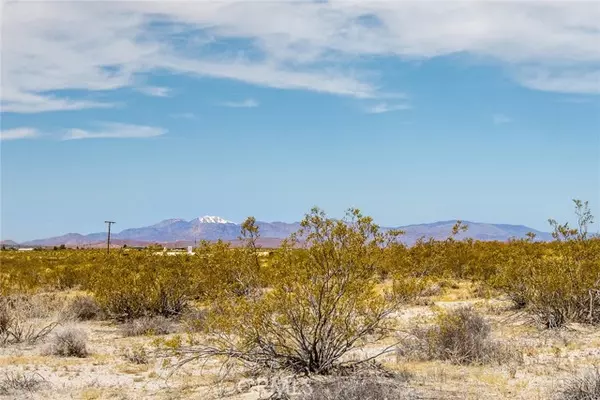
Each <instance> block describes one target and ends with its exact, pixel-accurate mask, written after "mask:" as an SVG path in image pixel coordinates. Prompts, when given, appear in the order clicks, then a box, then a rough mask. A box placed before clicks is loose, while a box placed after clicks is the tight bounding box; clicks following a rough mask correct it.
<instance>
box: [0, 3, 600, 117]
mask: <svg viewBox="0 0 600 400" xmlns="http://www.w3.org/2000/svg"><path fill="white" fill-rule="evenodd" d="M2 12H3V15H2V21H3V24H2V25H3V26H2V30H3V32H2V34H3V41H2V42H3V43H2V44H3V46H2V67H3V68H2V72H1V73H2V76H1V78H2V111H11V112H40V111H51V110H75V109H81V108H93V107H105V106H107V105H106V104H103V103H97V102H94V101H88V100H83V99H80V98H76V99H75V98H69V97H67V96H66V94H65V92H64V91H65V90H78V91H111V90H114V89H119V88H124V87H136V86H137V83H139V81H140V77H143V76H147V75H148V74H150V73H153V72H155V71H160V72H161V73H166V74H168V73H177V74H187V75H192V76H200V77H210V78H219V79H232V80H238V81H242V82H246V83H250V84H254V85H259V86H265V87H272V88H280V89H288V90H306V91H313V92H320V93H327V94H334V95H340V96H348V97H354V98H359V99H360V98H379V97H380V95H381V93H382V92H385V87H381V84H380V77H379V72H380V71H377V70H373V69H366V68H367V67H365V66H364V64H361V63H358V64H353V61H355V60H358V59H360V58H361V57H364V56H367V57H368V56H385V57H393V58H397V59H400V60H407V59H408V60H428V59H431V58H435V57H442V56H448V55H454V54H471V55H475V56H477V57H479V58H482V59H485V60H494V61H495V62H498V63H500V64H501V65H503V66H504V67H505V68H506V70H507V71H509V72H510V73H511V74H512V75H513V76H514V78H515V80H516V82H518V83H520V84H521V85H523V86H526V87H528V88H531V89H534V90H544V91H553V92H565V93H590V94H598V93H600V88H599V86H598V83H599V79H600V46H598V43H599V42H600V30H598V21H599V20H600V8H599V7H597V6H596V5H595V3H594V2H578V3H567V2H487V1H486V2H451V1H442V2H392V1H382V2H348V1H338V0H332V1H328V2H235V3H231V2H206V1H188V2H184V3H180V4H178V5H177V7H173V5H172V4H171V3H169V2H162V1H158V2H141V1H131V2H111V3H110V7H107V6H106V3H105V2H84V1H80V2H59V1H55V2H8V3H6V4H4V6H3V7H2ZM162 22H166V24H161V23H162ZM158 26H160V28H158ZM186 35H188V36H186ZM182 36H185V37H186V40H185V44H184V45H182V41H181V38H182ZM207 38H208V39H207ZM231 39H235V40H241V41H244V43H246V47H244V49H243V52H232V51H231V48H230V47H228V46H211V45H210V43H215V42H218V43H223V44H226V43H227V41H228V40H231ZM219 48H221V49H224V50H217V49H219ZM531 66H535V69H536V70H538V72H531ZM539 71H541V72H539ZM544 71H552V73H548V72H544ZM142 80H143V78H142ZM141 90H144V89H141ZM153 92H154V95H159V96H160V95H165V94H168V93H167V92H163V91H161V90H160V89H158V90H153ZM151 95H152V94H151Z"/></svg>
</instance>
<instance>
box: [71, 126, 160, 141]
mask: <svg viewBox="0 0 600 400" xmlns="http://www.w3.org/2000/svg"><path fill="white" fill-rule="evenodd" d="M166 132H167V131H166V130H165V129H163V128H159V127H154V126H144V125H131V124H121V123H103V124H102V125H101V126H100V128H99V129H97V130H93V131H90V130H85V129H70V130H69V131H68V132H67V133H66V134H65V135H64V136H63V140H78V139H104V138H106V139H144V138H151V137H156V136H161V135H164V134H165V133H166Z"/></svg>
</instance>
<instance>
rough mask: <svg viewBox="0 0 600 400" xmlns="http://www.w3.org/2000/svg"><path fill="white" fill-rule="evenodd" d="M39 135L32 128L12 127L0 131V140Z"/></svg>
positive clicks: (28, 137) (31, 137)
mask: <svg viewBox="0 0 600 400" xmlns="http://www.w3.org/2000/svg"><path fill="white" fill-rule="evenodd" d="M38 136H39V132H38V131H37V130H36V129H34V128H25V127H24V128H14V129H6V130H3V131H0V140H19V139H33V138H35V137H38Z"/></svg>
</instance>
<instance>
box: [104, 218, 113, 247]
mask: <svg viewBox="0 0 600 400" xmlns="http://www.w3.org/2000/svg"><path fill="white" fill-rule="evenodd" d="M104 223H106V224H108V237H107V239H106V253H107V254H108V253H110V226H111V225H112V224H116V222H115V221H104Z"/></svg>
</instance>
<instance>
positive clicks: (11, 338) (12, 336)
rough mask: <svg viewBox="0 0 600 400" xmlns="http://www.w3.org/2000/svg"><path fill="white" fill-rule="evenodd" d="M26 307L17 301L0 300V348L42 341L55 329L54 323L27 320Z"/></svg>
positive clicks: (9, 299)
mask: <svg viewBox="0 0 600 400" xmlns="http://www.w3.org/2000/svg"><path fill="white" fill-rule="evenodd" d="M27 315H28V308H27V305H26V304H25V306H24V303H22V302H21V300H19V299H16V300H15V299H11V298H2V299H0V346H4V345H11V344H18V343H28V344H35V343H37V342H40V341H42V340H44V339H45V338H46V337H47V336H48V335H49V334H50V333H51V332H52V330H53V329H54V328H55V327H56V325H57V323H56V322H51V323H44V324H39V323H35V322H31V321H30V320H29V318H28V316H27Z"/></svg>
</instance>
